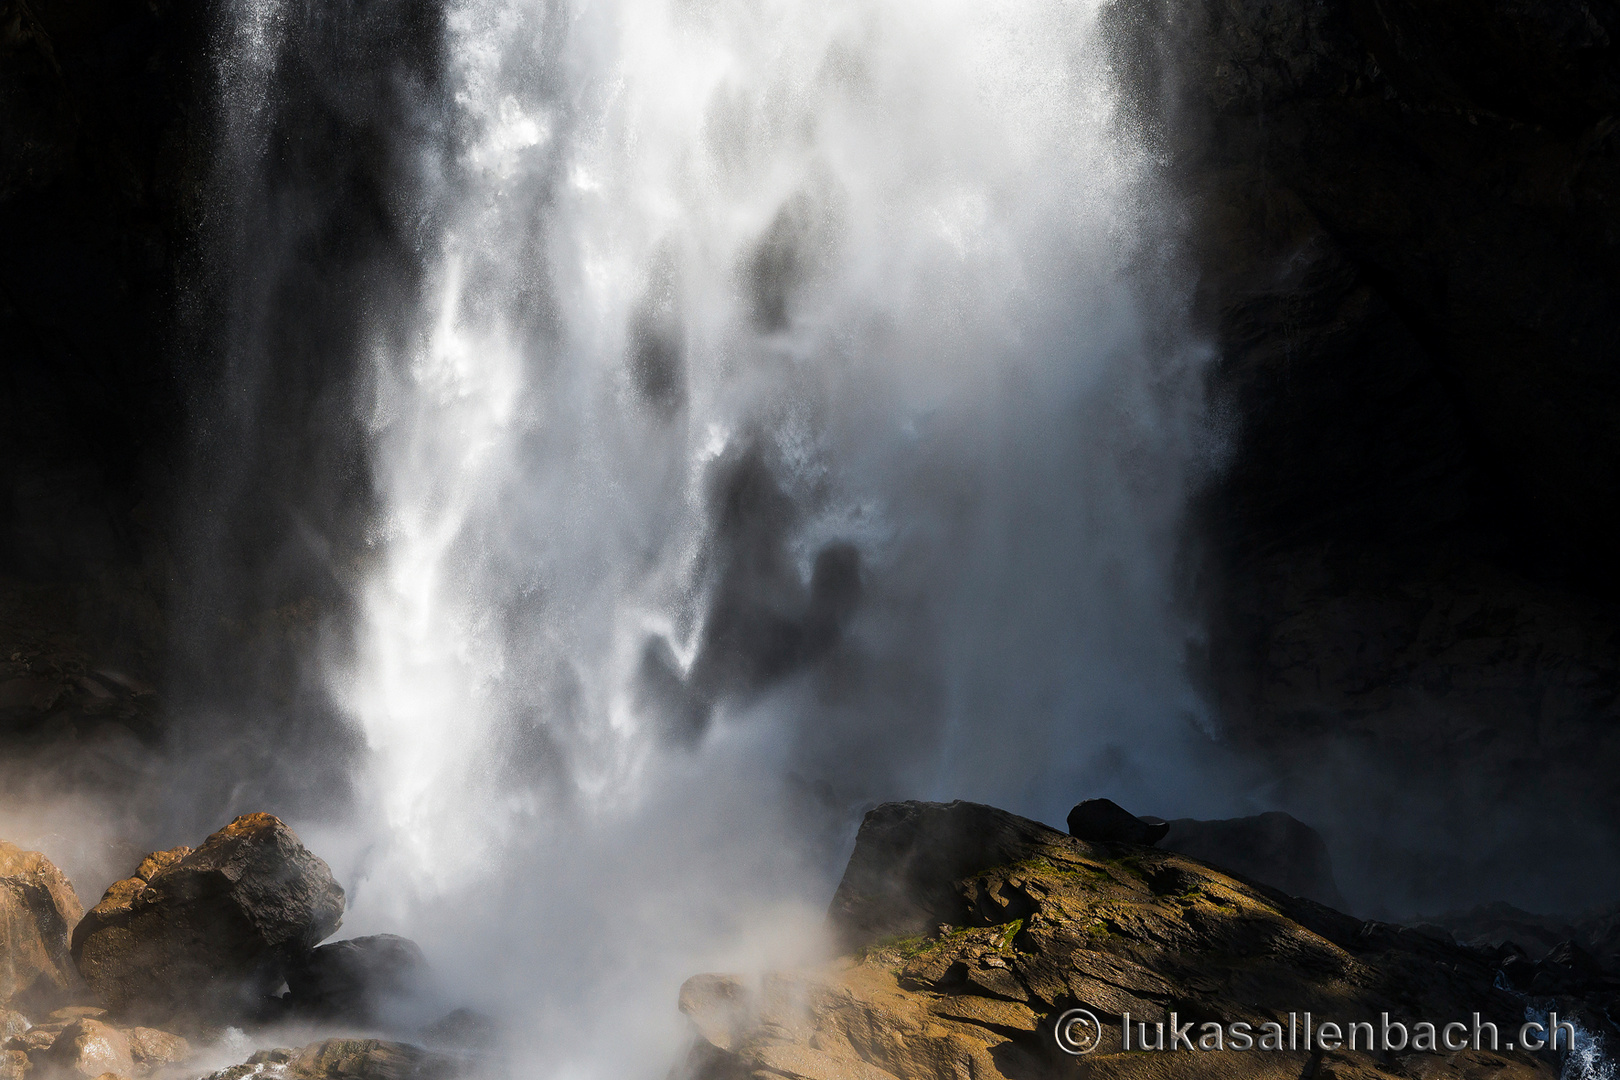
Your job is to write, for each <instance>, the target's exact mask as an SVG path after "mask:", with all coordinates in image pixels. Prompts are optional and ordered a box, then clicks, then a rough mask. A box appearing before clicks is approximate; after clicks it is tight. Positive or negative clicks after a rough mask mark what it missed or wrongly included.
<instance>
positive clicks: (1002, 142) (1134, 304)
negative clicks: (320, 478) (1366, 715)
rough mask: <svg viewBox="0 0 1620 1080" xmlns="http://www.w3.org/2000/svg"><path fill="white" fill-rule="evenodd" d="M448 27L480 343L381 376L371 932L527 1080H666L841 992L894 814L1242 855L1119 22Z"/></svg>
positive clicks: (753, 4) (368, 711) (939, 14)
mask: <svg viewBox="0 0 1620 1080" xmlns="http://www.w3.org/2000/svg"><path fill="white" fill-rule="evenodd" d="M446 25H447V27H448V32H449V56H450V58H451V73H452V76H453V80H452V81H453V88H452V92H453V93H454V95H455V102H456V109H457V112H458V121H457V122H458V125H459V126H458V128H457V131H458V132H459V140H458V142H457V143H456V150H455V153H454V155H453V157H454V160H453V161H451V162H450V163H449V164H448V165H447V166H446V167H445V169H444V171H443V176H442V178H441V179H440V180H439V181H437V182H436V193H435V200H436V208H435V210H434V221H435V222H436V230H437V231H436V232H435V234H434V235H435V236H436V237H437V241H436V242H437V243H438V245H439V247H438V253H437V255H436V257H435V258H434V259H433V260H432V261H431V265H432V273H431V281H430V283H429V286H428V290H427V291H428V292H430V293H431V294H432V295H433V296H434V300H433V301H432V302H431V303H425V304H423V305H422V307H421V310H420V311H419V312H417V313H416V314H414V315H412V316H409V317H407V318H406V320H405V321H406V322H407V323H408V324H409V325H407V326H405V327H403V328H401V327H390V328H389V329H390V333H389V334H387V335H380V336H379V339H378V344H377V346H376V349H375V356H374V364H373V367H372V380H371V383H370V391H371V398H370V400H369V402H368V406H367V416H366V419H367V422H368V423H369V425H370V429H371V431H372V435H373V441H372V446H373V468H374V474H375V481H376V486H377V489H378V492H379V494H380V497H381V507H382V512H381V514H380V517H379V519H378V521H377V524H376V530H375V536H374V549H375V557H374V560H373V563H372V565H371V567H370V568H369V570H368V572H367V575H366V579H365V585H364V588H363V593H362V597H361V601H362V603H361V619H362V622H361V626H360V630H359V634H358V646H357V649H356V651H355V653H354V655H353V656H352V657H347V658H345V659H342V660H337V659H334V660H333V661H332V664H331V679H332V682H333V685H334V687H335V688H336V691H337V694H338V696H339V698H340V700H341V701H342V702H343V704H344V706H345V707H346V709H347V710H348V711H349V713H350V714H351V715H352V716H353V717H355V718H356V719H357V721H358V724H359V726H360V728H361V729H362V730H363V732H364V736H365V739H366V743H367V746H368V749H369V759H368V762H369V763H368V766H367V768H368V772H367V774H366V776H365V778H364V780H363V788H364V792H365V800H364V806H363V812H362V813H361V815H360V818H359V823H358V824H356V825H354V826H353V827H352V828H346V829H345V830H344V832H343V836H342V837H341V838H340V837H337V836H334V837H329V838H327V839H326V841H325V843H326V844H327V847H326V849H325V850H331V849H332V848H333V847H341V846H344V845H346V846H347V847H346V850H348V851H349V852H350V862H349V866H348V870H349V873H350V880H353V881H354V882H355V883H356V887H355V888H354V890H353V893H354V895H353V906H352V908H351V915H350V917H349V919H348V923H347V926H348V929H350V930H351V931H354V932H360V931H364V930H368V929H399V928H402V927H406V928H409V930H410V931H411V932H412V933H413V934H414V935H415V936H417V937H418V938H420V939H421V940H422V941H423V943H424V945H426V946H427V947H428V948H429V951H430V953H431V954H433V955H435V956H436V957H438V958H440V959H441V961H445V960H448V961H449V965H448V966H449V969H450V972H451V974H452V977H453V978H455V979H456V980H458V981H459V985H458V986H457V990H458V992H459V993H462V994H464V995H468V996H471V997H473V998H475V999H477V1000H480V1001H481V1002H482V1003H483V1004H484V1005H485V1006H486V1007H488V1008H491V1009H494V1010H495V1011H497V1012H500V1013H502V1014H503V1015H505V1016H506V1017H508V1018H509V1019H511V1020H514V1021H515V1022H516V1027H517V1030H520V1031H522V1032H523V1033H524V1035H523V1041H524V1042H525V1044H526V1045H527V1048H528V1050H529V1055H528V1056H527V1057H526V1059H525V1060H526V1061H527V1063H528V1067H527V1068H526V1069H525V1071H526V1072H532V1073H534V1074H536V1075H545V1076H590V1077H595V1076H601V1077H608V1076H615V1077H618V1076H625V1075H644V1076H652V1075H655V1074H662V1073H663V1072H664V1071H665V1070H666V1069H667V1067H668V1063H669V1060H670V1054H671V1053H672V1051H673V1048H674V1046H675V1045H676V1042H677V1040H678V1037H679V1030H678V1023H677V1022H678V1019H679V1018H678V1016H677V1015H676V1014H675V1012H674V993H675V988H676V986H678V984H679V982H680V980H681V979H682V978H684V977H685V976H686V975H689V974H692V973H694V972H696V971H698V970H703V969H712V968H717V967H727V968H733V969H735V968H749V967H757V966H759V965H762V964H766V963H791V962H795V961H796V960H799V959H803V958H805V957H808V956H811V955H813V954H814V952H815V949H816V948H817V939H816V927H817V926H818V925H819V917H820V911H821V905H823V904H824V903H825V900H826V897H827V895H828V894H829V892H830V888H831V875H835V874H836V872H837V870H838V868H839V867H838V859H839V857H840V856H841V855H842V852H843V850H844V848H843V847H842V845H846V844H847V842H848V837H849V835H850V832H851V830H852V828H853V824H854V822H855V821H856V820H858V810H859V808H860V806H861V805H862V804H863V803H865V802H867V801H871V800H879V799H888V798H903V797H946V798H949V797H970V798H980V799H983V800H986V801H996V802H998V803H1000V804H1002V805H1006V806H1009V807H1011V808H1013V809H1017V810H1021V811H1023V812H1027V813H1031V814H1034V815H1036V816H1043V817H1046V818H1047V819H1049V820H1058V819H1061V817H1062V814H1063V811H1064V810H1065V809H1066V808H1067V806H1068V805H1069V804H1070V803H1072V802H1073V801H1074V799H1075V797H1077V795H1078V794H1115V795H1119V796H1121V797H1135V798H1137V799H1153V800H1155V801H1154V802H1153V803H1152V809H1153V810H1154V811H1155V812H1159V813H1166V814H1168V813H1170V812H1173V811H1187V810H1192V809H1194V808H1195V807H1194V806H1193V805H1192V804H1191V803H1190V802H1189V800H1190V799H1192V798H1195V797H1205V796H1194V795H1192V794H1190V793H1189V792H1190V789H1189V787H1188V785H1186V783H1185V781H1186V779H1187V777H1188V775H1189V770H1191V769H1193V768H1194V766H1193V765H1192V764H1191V761H1192V760H1193V755H1192V754H1191V753H1189V748H1190V747H1192V746H1194V745H1195V744H1196V743H1197V741H1198V739H1200V738H1201V737H1202V736H1201V735H1200V734H1199V729H1198V725H1197V723H1196V720H1197V709H1196V706H1195V705H1193V704H1192V698H1191V695H1190V694H1189V693H1188V691H1187V689H1186V687H1185V680H1184V678H1183V676H1182V674H1181V666H1180V665H1181V658H1182V653H1183V650H1184V645H1185V637H1186V630H1185V628H1184V627H1183V626H1182V625H1180V624H1179V623H1178V622H1177V621H1176V619H1175V618H1174V616H1173V614H1172V611H1171V604H1170V597H1169V595H1168V584H1167V578H1168V567H1169V563H1170V558H1171V555H1172V548H1173V545H1174V535H1175V530H1176V526H1177V522H1178V517H1179V514H1180V511H1181V505H1182V499H1183V492H1184V488H1185V484H1186V476H1187V473H1188V471H1189V470H1190V468H1191V462H1192V458H1193V440H1194V433H1195V430H1196V426H1197V424H1196V421H1197V406H1198V401H1197V394H1196V386H1197V384H1196V374H1197V367H1198V360H1199V359H1200V355H1199V352H1198V349H1197V348H1196V347H1194V346H1193V345H1191V344H1189V343H1188V342H1186V341H1184V340H1183V339H1182V338H1181V336H1180V335H1179V334H1177V333H1176V332H1175V329H1176V312H1175V310H1174V301H1175V300H1176V299H1177V297H1178V296H1179V293H1178V292H1177V290H1176V289H1175V288H1171V287H1167V286H1165V285H1164V284H1163V282H1162V278H1163V276H1164V275H1165V274H1166V273H1168V271H1167V270H1166V269H1165V267H1166V266H1167V265H1168V263H1167V262H1166V259H1167V258H1168V257H1167V256H1164V255H1162V254H1161V252H1162V251H1164V250H1166V249H1167V246H1168V240H1169V239H1170V237H1169V228H1168V226H1166V225H1165V224H1164V222H1163V220H1161V219H1163V218H1167V217H1170V216H1173V215H1172V214H1171V213H1170V211H1171V210H1172V209H1173V206H1172V204H1171V203H1169V202H1168V201H1166V200H1163V199H1162V198H1161V197H1160V196H1159V194H1158V189H1157V187H1156V185H1155V181H1154V179H1153V175H1152V173H1153V162H1152V158H1151V155H1150V152H1149V151H1150V148H1149V147H1146V146H1144V145H1142V143H1141V141H1140V140H1139V139H1138V138H1135V137H1133V136H1132V134H1131V132H1130V130H1129V126H1128V125H1127V124H1125V123H1123V122H1122V116H1121V109H1120V106H1119V88H1118V87H1116V86H1115V85H1113V84H1112V82H1111V81H1110V78H1109V75H1108V70H1109V63H1108V53H1107V41H1106V40H1105V36H1104V35H1103V33H1102V32H1101V30H1100V29H1099V11H1098V5H1097V4H1096V3H1092V2H1028V3H1010V2H1009V3H984V2H982V0H974V2H962V0H927V2H922V0H877V2H872V0H866V2H861V3H855V2H849V3H837V2H832V3H828V2H819V0H817V2H812V0H667V2H666V0H623V2H619V3H583V2H580V3H573V4H569V3H553V4H547V3H542V2H538V0H536V2H528V3H525V2H522V0H477V2H471V3H464V4H460V5H456V6H454V7H453V8H452V9H451V10H450V11H449V12H448V18H447V24H446ZM1155 282H1157V283H1156V284H1155ZM1150 296H1151V300H1150V299H1148V298H1149V297H1150ZM1167 296H1168V297H1169V298H1170V299H1169V301H1167V300H1166V299H1165V298H1166V297H1167ZM1167 304H1168V306H1169V307H1170V308H1171V310H1168V311H1167V310H1164V308H1165V307H1166V306H1167ZM402 341H403V342H406V343H407V344H405V345H404V346H401V345H400V344H399V343H400V342H402ZM1203 790H1206V791H1207V790H1208V789H1203ZM310 839H311V842H312V843H314V844H315V845H316V846H317V847H320V842H318V840H319V838H315V837H312V838H310ZM339 862H340V863H341V859H340V860H339ZM342 872H343V871H342V868H341V866H340V873H342ZM441 966H443V964H441Z"/></svg>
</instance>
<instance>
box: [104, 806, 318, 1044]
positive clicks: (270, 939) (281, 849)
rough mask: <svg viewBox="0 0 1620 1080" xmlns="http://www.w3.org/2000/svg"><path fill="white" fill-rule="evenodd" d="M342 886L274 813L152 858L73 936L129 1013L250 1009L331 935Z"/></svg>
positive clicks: (175, 1015) (125, 1015) (110, 995)
mask: <svg viewBox="0 0 1620 1080" xmlns="http://www.w3.org/2000/svg"><path fill="white" fill-rule="evenodd" d="M342 915H343V890H342V889H341V888H339V887H338V884H337V882H335V881H334V880H333V879H332V873H331V871H330V870H329V869H328V868H327V865H326V863H324V862H322V861H321V860H320V859H318V858H316V857H315V856H314V855H312V854H311V853H310V852H309V851H308V850H307V849H305V847H304V845H303V844H301V843H300V842H299V840H298V837H297V836H295V835H294V834H293V832H292V830H291V829H288V828H287V826H285V825H283V824H282V823H281V822H280V821H279V820H278V819H276V818H274V817H271V816H270V815H269V814H248V815H246V816H244V817H239V818H237V819H236V820H235V821H233V822H231V823H230V824H229V825H227V826H226V827H225V828H223V829H221V830H219V831H218V832H216V833H214V834H213V835H212V836H210V837H209V838H208V839H207V840H205V841H204V842H203V845H202V846H201V847H200V848H198V849H196V850H195V851H193V850H191V849H190V848H183V847H182V848H175V849H173V850H171V851H164V852H157V853H155V854H152V855H149V856H147V858H146V859H145V860H144V861H143V862H142V863H141V865H140V867H139V868H138V869H137V870H136V872H135V875H134V876H133V877H130V878H126V879H125V880H123V881H119V882H117V883H115V884H114V885H113V886H112V887H111V888H109V889H108V890H107V893H106V895H105V896H103V897H102V899H101V902H100V903H99V904H97V905H96V906H95V907H94V908H93V909H91V911H90V912H89V914H87V915H86V916H85V917H84V920H83V921H82V922H80V923H79V925H78V927H77V928H76V929H75V930H74V932H73V942H72V951H73V958H74V960H75V961H77V963H78V967H79V971H80V972H81V973H82V974H83V975H84V978H85V981H86V982H88V983H89V984H90V987H91V989H92V990H94V991H95V993H96V994H97V995H98V996H99V997H100V998H101V999H102V1000H103V1001H104V1002H105V1003H106V1005H107V1007H108V1008H109V1009H110V1010H111V1011H112V1012H113V1014H114V1015H115V1016H117V1017H119V1018H121V1019H127V1020H146V1021H149V1022H152V1021H156V1022H158V1023H159V1026H170V1024H169V1023H167V1022H168V1021H171V1020H172V1021H174V1022H175V1023H177V1024H179V1025H181V1026H186V1025H196V1024H202V1023H215V1022H223V1021H229V1020H232V1019H235V1018H237V1017H240V1016H245V1015H251V1014H252V1013H253V1012H254V1011H255V1010H257V1009H258V1008H260V1007H261V1005H262V1002H263V1001H264V1000H265V999H266V998H268V996H269V995H270V994H271V993H272V992H274V991H275V990H276V989H277V988H278V986H279V984H280V983H281V982H282V981H283V979H285V977H286V974H287V971H288V969H289V968H290V967H291V966H292V965H293V964H294V963H295V962H296V961H297V960H298V959H300V958H301V957H302V956H303V955H304V954H306V953H307V952H308V951H309V950H311V949H312V948H314V946H315V945H316V944H317V943H318V942H319V941H320V940H321V939H322V938H324V937H326V936H327V935H328V934H330V933H331V932H332V931H333V930H335V929H337V926H338V923H339V922H340V921H341V919H342Z"/></svg>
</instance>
